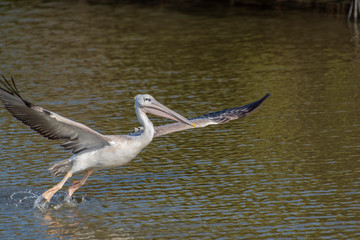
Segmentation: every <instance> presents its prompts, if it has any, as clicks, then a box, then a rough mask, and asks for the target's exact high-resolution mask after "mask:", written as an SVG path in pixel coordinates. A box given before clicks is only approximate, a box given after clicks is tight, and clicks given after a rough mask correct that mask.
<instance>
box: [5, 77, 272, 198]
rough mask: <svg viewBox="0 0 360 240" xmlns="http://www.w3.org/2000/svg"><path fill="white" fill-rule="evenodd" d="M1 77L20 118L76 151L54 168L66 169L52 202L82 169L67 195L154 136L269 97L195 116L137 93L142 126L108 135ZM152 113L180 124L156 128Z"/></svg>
mask: <svg viewBox="0 0 360 240" xmlns="http://www.w3.org/2000/svg"><path fill="white" fill-rule="evenodd" d="M1 76H2V79H0V83H1V85H2V87H1V86H0V100H1V101H2V103H3V104H4V107H5V109H6V110H8V111H9V112H10V113H11V114H12V115H13V116H14V117H15V118H17V119H18V120H20V121H22V122H23V123H24V124H26V125H28V126H29V127H30V128H31V129H33V130H35V131H37V132H38V133H40V134H41V135H43V136H44V137H47V138H48V139H51V140H56V139H63V140H65V142H64V143H62V144H61V146H62V147H63V148H64V149H65V150H70V151H71V152H72V153H73V155H72V156H71V157H70V158H69V159H65V160H62V161H59V162H56V163H55V164H54V165H53V166H51V167H50V168H49V170H50V171H51V172H52V173H54V175H55V176H57V175H59V174H61V173H65V176H64V178H63V179H62V180H61V181H60V182H59V183H58V184H56V185H55V186H54V187H52V188H50V189H49V190H48V191H46V192H44V193H43V194H42V195H41V196H42V197H43V198H44V199H45V201H46V202H50V199H51V198H52V196H53V195H54V194H55V193H56V192H57V191H58V190H60V189H61V188H62V187H63V185H64V184H65V182H66V181H67V180H68V179H69V178H70V177H71V176H72V175H73V174H74V173H77V172H85V174H84V176H83V178H82V179H81V180H80V181H75V182H74V183H73V184H72V185H71V186H70V187H69V189H68V194H67V199H71V196H72V195H73V194H74V192H75V191H76V190H77V189H78V188H79V187H81V186H82V185H84V184H85V182H86V180H87V179H88V177H89V176H90V175H91V174H92V173H93V172H94V171H96V170H100V169H106V168H114V167H118V166H122V165H124V164H126V163H128V162H130V161H131V160H132V159H134V158H135V157H136V156H137V155H138V154H139V153H140V152H141V150H142V149H144V148H145V147H146V146H147V145H148V144H149V143H150V142H151V141H152V140H153V138H156V137H159V136H162V135H165V134H169V133H173V132H177V131H181V130H186V129H189V128H195V127H205V126H208V125H211V124H222V123H226V122H228V121H230V120H235V119H239V118H241V117H244V116H246V115H248V114H249V113H251V112H253V111H254V110H256V109H257V108H258V107H259V106H260V105H261V104H262V103H263V102H264V101H265V100H266V99H267V98H268V97H269V96H270V94H266V95H265V96H264V97H263V98H261V99H260V100H258V101H255V102H253V103H250V104H248V105H245V106H242V107H235V108H230V109H225V110H222V111H218V112H213V113H208V114H205V115H202V116H200V117H196V118H192V119H190V120H188V119H186V118H185V117H183V116H181V115H180V114H178V113H176V112H174V111H173V110H171V109H169V108H167V107H165V106H164V105H162V104H161V103H159V102H158V101H156V100H155V98H154V97H152V96H150V95H149V94H139V95H137V96H136V97H135V111H136V115H137V118H138V120H139V122H140V123H141V125H142V128H140V129H139V130H137V131H135V132H134V133H132V134H129V135H103V134H101V133H99V132H97V131H94V130H93V129H91V128H89V127H88V126H86V125H84V124H82V123H78V122H75V121H72V120H70V119H68V118H65V117H62V116H60V115H59V114H56V113H54V112H51V111H49V110H46V109H44V108H42V107H39V106H37V105H34V104H32V103H31V102H29V101H27V100H25V99H23V97H22V96H21V95H20V93H19V91H18V89H17V87H16V85H15V81H14V79H13V78H12V77H11V81H8V80H7V79H6V78H5V77H4V76H3V75H2V74H1ZM147 113H150V114H154V115H157V116H161V117H165V118H169V119H171V120H174V121H176V122H175V123H171V124H165V125H162V126H157V127H154V126H153V124H152V122H151V121H150V120H149V118H148V116H147V115H146V114H147Z"/></svg>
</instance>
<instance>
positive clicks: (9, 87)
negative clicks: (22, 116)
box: [0, 73, 32, 107]
mask: <svg viewBox="0 0 360 240" xmlns="http://www.w3.org/2000/svg"><path fill="white" fill-rule="evenodd" d="M0 75H1V77H2V78H3V79H2V80H0V83H1V85H2V86H3V87H0V89H1V90H3V91H5V92H7V93H8V94H10V95H13V96H17V97H19V98H20V99H21V100H22V101H23V102H24V103H25V104H26V105H27V106H28V107H31V105H32V104H31V103H30V102H28V101H26V100H24V99H23V98H22V97H21V95H20V92H19V90H18V89H17V87H16V84H15V80H14V78H13V77H12V76H11V83H10V81H9V80H7V79H6V78H5V76H4V75H3V74H2V73H0Z"/></svg>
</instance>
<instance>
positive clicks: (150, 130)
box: [135, 108, 155, 141]
mask: <svg viewBox="0 0 360 240" xmlns="http://www.w3.org/2000/svg"><path fill="white" fill-rule="evenodd" d="M135 109H136V115H137V118H138V120H139V122H140V123H141V125H142V126H143V128H144V132H143V133H142V134H141V135H140V137H142V138H145V139H149V141H151V140H152V139H153V137H154V134H155V129H154V125H153V124H152V122H151V121H150V120H149V118H148V117H147V116H146V113H144V112H143V111H141V109H140V108H135Z"/></svg>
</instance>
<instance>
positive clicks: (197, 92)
mask: <svg viewBox="0 0 360 240" xmlns="http://www.w3.org/2000/svg"><path fill="white" fill-rule="evenodd" d="M359 46H360V45H359V36H358V28H357V26H356V25H354V24H352V23H347V22H346V20H345V17H335V16H333V15H325V14H319V13H309V12H299V11H280V10H273V11H270V10H269V11H264V10H263V11H256V10H247V9H241V8H239V9H228V8H217V9H204V10H200V9H186V8H176V7H173V6H168V5H160V6H144V5H136V4H132V5H101V4H99V5H96V4H87V3H86V2H83V1H79V2H78V3H73V2H71V1H31V3H30V1H19V2H18V1H15V2H13V1H2V2H1V4H0V70H1V71H2V73H3V74H4V75H5V76H6V77H10V76H13V77H14V78H15V80H16V82H17V85H18V88H19V89H20V91H21V92H22V94H23V96H24V98H26V99H28V100H30V101H32V102H33V103H36V104H37V105H40V106H42V107H45V108H47V109H49V110H52V111H54V112H57V113H59V114H61V115H63V116H65V117H68V118H70V119H73V120H76V121H79V122H82V123H84V124H86V125H88V126H90V127H92V128H93V129H95V130H97V131H100V132H101V133H103V134H128V133H131V132H132V131H133V129H134V128H135V127H138V126H139V123H138V121H137V119H136V115H135V111H134V108H133V105H134V101H133V97H134V96H135V95H136V94H139V93H149V94H152V95H153V96H154V97H156V98H157V100H158V101H160V102H161V103H163V104H165V105H166V106H168V107H170V108H172V109H173V110H175V111H177V112H178V113H180V114H182V115H184V116H186V117H188V118H191V117H196V116H199V115H202V114H205V113H208V112H213V111H218V110H222V109H225V108H230V107H236V106H241V105H244V104H247V103H250V102H252V101H255V100H257V99H259V98H261V97H262V96H264V95H265V94H266V93H271V94H272V96H271V97H270V98H269V99H268V100H267V101H266V102H265V103H264V105H262V106H261V108H260V109H259V110H258V111H256V112H255V113H253V114H251V115H250V116H247V117H246V118H244V119H240V120H237V121H232V122H229V123H227V124H224V125H216V126H209V127H207V128H203V129H201V128H199V129H192V130H187V131H183V132H178V133H173V134H170V135H167V136H164V137H161V138H156V139H154V141H153V142H152V143H151V144H150V145H149V146H148V147H147V148H146V149H145V150H144V151H143V152H142V153H140V155H139V156H138V157H137V158H136V159H134V160H133V161H132V162H131V163H129V164H128V165H126V166H123V167H120V168H117V169H111V170H104V171H98V172H97V173H96V174H94V175H92V176H91V177H90V178H89V180H88V182H87V184H86V185H85V186H83V187H82V188H81V189H79V191H78V192H76V193H75V200H74V201H75V203H73V204H64V203H63V202H62V197H63V196H64V195H65V190H66V188H65V189H64V191H60V192H59V194H57V195H55V197H54V199H53V201H52V203H51V204H50V206H49V208H48V209H45V210H43V211H40V210H38V209H33V203H34V201H35V199H36V198H37V197H38V196H39V195H40V194H41V193H42V192H44V191H46V190H47V189H48V188H50V187H51V186H53V185H54V184H56V183H57V182H58V181H60V180H61V178H60V177H57V178H54V177H53V176H51V174H50V173H49V172H48V171H47V168H48V167H49V166H51V164H53V163H54V162H56V161H59V160H61V159H65V158H68V157H69V156H71V155H70V153H68V152H66V151H63V150H62V148H61V147H60V146H59V143H60V142H56V141H55V142H54V141H50V140H47V139H45V138H42V137H41V136H40V135H38V134H37V133H35V132H33V131H32V130H30V129H28V128H27V127H26V126H24V125H23V124H22V123H20V122H18V121H17V120H15V119H14V118H13V117H12V116H11V115H10V114H8V113H7V112H6V111H5V110H1V112H0V114H1V117H0V141H1V145H0V151H1V161H0V162H1V164H0V186H1V187H0V238H1V239H269V238H271V239H284V238H286V239H360V231H359V224H360V180H359V177H360V175H359V172H360V143H359V135H360V123H359V119H360V111H359V105H360V96H359V95H360V94H359V93H360V57H359V56H360V55H359ZM151 119H152V121H153V122H154V124H155V125H159V124H164V123H168V122H170V121H167V120H163V119H161V118H158V117H151ZM79 178H81V174H77V175H76V176H74V179H79Z"/></svg>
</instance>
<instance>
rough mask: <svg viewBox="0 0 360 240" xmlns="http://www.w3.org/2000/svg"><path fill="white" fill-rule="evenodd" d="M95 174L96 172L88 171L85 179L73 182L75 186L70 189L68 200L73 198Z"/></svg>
mask: <svg viewBox="0 0 360 240" xmlns="http://www.w3.org/2000/svg"><path fill="white" fill-rule="evenodd" d="M93 172H94V170H87V171H86V173H85V175H84V177H83V178H82V179H81V180H80V181H75V182H73V185H71V186H70V187H69V193H68V199H70V198H71V196H72V195H73V194H74V192H75V191H76V190H78V188H79V187H81V186H82V185H84V184H85V182H86V180H87V179H88V177H89V176H90V175H91V174H92V173H93Z"/></svg>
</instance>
